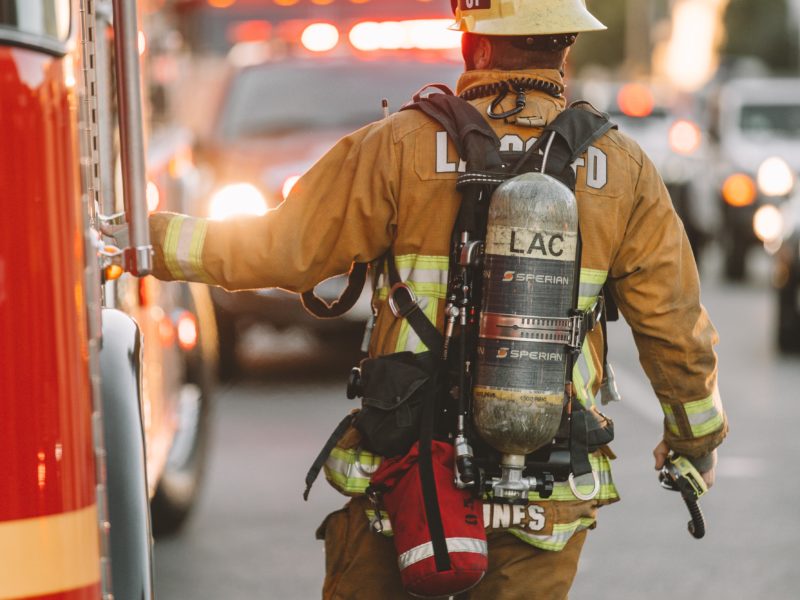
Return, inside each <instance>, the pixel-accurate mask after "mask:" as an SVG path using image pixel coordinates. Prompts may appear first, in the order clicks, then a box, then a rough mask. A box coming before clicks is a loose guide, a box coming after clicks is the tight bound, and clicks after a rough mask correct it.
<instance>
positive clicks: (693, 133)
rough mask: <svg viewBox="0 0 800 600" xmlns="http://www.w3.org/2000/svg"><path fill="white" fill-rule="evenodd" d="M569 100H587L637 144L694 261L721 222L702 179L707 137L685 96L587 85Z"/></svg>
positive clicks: (643, 87)
mask: <svg viewBox="0 0 800 600" xmlns="http://www.w3.org/2000/svg"><path fill="white" fill-rule="evenodd" d="M568 91H569V92H570V100H586V101H588V102H591V103H592V105H594V107H595V108H597V109H598V110H601V111H603V112H605V113H608V115H609V116H610V117H611V120H612V121H613V122H614V123H616V124H617V125H618V126H619V129H620V131H622V132H624V133H626V134H627V135H629V136H630V137H632V138H633V139H634V140H636V141H637V142H638V143H639V145H640V146H641V147H642V149H643V150H644V151H645V152H646V153H647V155H648V156H649V157H650V159H651V160H652V161H653V164H655V166H656V168H657V169H658V171H659V173H660V174H661V177H662V178H663V180H664V183H665V184H666V186H667V189H668V190H669V193H670V197H671V198H672V203H673V205H674V206H675V210H676V211H677V213H678V215H679V216H680V217H681V219H682V221H683V224H684V227H685V229H686V233H687V235H688V237H689V242H690V244H691V246H692V250H693V251H694V254H695V258H696V259H697V260H698V262H699V259H700V255H701V253H702V250H703V247H704V245H705V244H706V242H707V241H708V240H710V239H711V237H712V235H713V232H714V229H715V224H716V222H717V218H716V217H715V212H714V210H713V208H712V207H710V206H709V201H708V196H707V194H704V193H703V190H704V188H703V186H702V185H700V178H699V177H698V175H699V174H701V173H702V172H703V171H704V170H705V169H706V168H707V165H708V143H707V137H708V136H707V135H706V133H705V132H704V131H703V130H702V128H701V126H700V125H699V124H698V123H699V121H698V119H697V118H696V117H695V113H696V112H697V111H696V109H695V107H694V105H693V103H692V102H691V100H690V99H689V98H687V97H686V96H681V95H679V94H677V93H676V92H674V91H672V90H669V89H667V88H665V87H663V86H657V85H651V84H645V83H637V82H627V83H623V82H609V81H606V80H586V81H578V82H572V83H570V86H569V88H568Z"/></svg>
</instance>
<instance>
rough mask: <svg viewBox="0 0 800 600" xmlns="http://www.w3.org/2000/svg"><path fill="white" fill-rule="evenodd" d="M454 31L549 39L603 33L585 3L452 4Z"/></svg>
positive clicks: (499, 0) (487, 0)
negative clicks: (552, 35)
mask: <svg viewBox="0 0 800 600" xmlns="http://www.w3.org/2000/svg"><path fill="white" fill-rule="evenodd" d="M451 4H452V5H453V9H454V12H455V17H456V22H455V24H454V25H453V26H452V29H455V30H457V31H464V32H469V33H478V34H481V35H519V36H522V35H549V34H557V33H581V32H585V31H602V30H604V29H606V26H605V25H603V24H602V23H601V22H600V21H598V20H597V19H596V18H595V17H594V15H592V13H590V12H589V10H588V9H587V8H586V2H585V0H451Z"/></svg>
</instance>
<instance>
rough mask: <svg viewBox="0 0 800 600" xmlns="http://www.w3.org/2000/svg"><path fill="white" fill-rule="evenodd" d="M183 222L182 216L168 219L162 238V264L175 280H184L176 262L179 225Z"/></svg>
mask: <svg viewBox="0 0 800 600" xmlns="http://www.w3.org/2000/svg"><path fill="white" fill-rule="evenodd" d="M185 220H186V217H185V216H183V215H179V216H177V217H173V218H172V219H170V221H169V225H167V233H166V235H165V236H164V246H163V247H164V262H165V263H166V265H167V269H169V273H170V275H172V277H173V278H175V279H186V277H185V276H184V274H183V271H182V270H181V267H180V264H179V262H178V242H179V241H180V234H181V225H183V222H184V221H185Z"/></svg>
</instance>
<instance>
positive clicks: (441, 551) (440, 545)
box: [419, 369, 451, 572]
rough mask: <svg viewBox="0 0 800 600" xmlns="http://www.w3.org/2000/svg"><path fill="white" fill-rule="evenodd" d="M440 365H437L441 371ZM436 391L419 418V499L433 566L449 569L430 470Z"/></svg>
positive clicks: (432, 476) (431, 471)
mask: <svg viewBox="0 0 800 600" xmlns="http://www.w3.org/2000/svg"><path fill="white" fill-rule="evenodd" d="M441 371H442V369H440V372H441ZM437 405H438V395H434V398H433V399H432V400H431V401H429V402H425V404H424V405H423V407H422V419H421V424H420V432H419V478H420V486H421V488H422V499H423V503H424V506H425V517H426V521H427V522H428V532H429V533H430V536H431V545H432V546H433V558H434V562H435V564H436V570H437V571H439V572H441V571H449V570H450V568H451V565H450V554H449V553H448V551H447V539H446V538H445V536H444V523H443V522H442V512H441V508H440V507H439V493H438V491H437V490H436V477H435V474H434V471H433V453H432V447H433V429H434V422H435V419H436V408H437Z"/></svg>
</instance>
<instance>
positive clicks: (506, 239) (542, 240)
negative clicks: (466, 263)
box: [486, 225, 578, 262]
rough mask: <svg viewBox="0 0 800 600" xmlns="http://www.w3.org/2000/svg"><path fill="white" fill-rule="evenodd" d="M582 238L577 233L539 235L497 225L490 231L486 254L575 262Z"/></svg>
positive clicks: (540, 233)
mask: <svg viewBox="0 0 800 600" xmlns="http://www.w3.org/2000/svg"><path fill="white" fill-rule="evenodd" d="M577 245H578V236H577V234H576V233H575V232H564V231H559V232H551V231H535V230H532V229H524V228H520V227H507V226H504V225H496V226H494V227H491V228H490V229H489V232H488V235H487V239H486V254H495V255H500V256H517V257H527V258H544V259H547V260H561V261H569V262H574V261H575V254H576V249H577Z"/></svg>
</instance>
